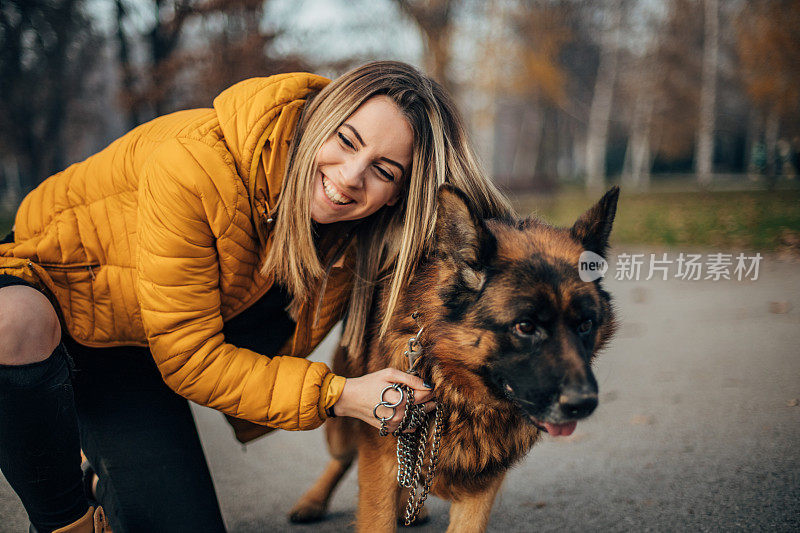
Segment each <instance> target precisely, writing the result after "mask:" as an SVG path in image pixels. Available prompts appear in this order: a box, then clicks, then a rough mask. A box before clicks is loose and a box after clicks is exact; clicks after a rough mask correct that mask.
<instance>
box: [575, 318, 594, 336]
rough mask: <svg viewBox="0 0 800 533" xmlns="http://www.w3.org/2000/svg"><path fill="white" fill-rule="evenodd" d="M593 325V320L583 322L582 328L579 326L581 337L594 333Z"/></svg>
mask: <svg viewBox="0 0 800 533" xmlns="http://www.w3.org/2000/svg"><path fill="white" fill-rule="evenodd" d="M593 325H594V323H593V322H592V321H591V319H590V320H584V321H583V322H581V324H580V326H578V333H580V334H581V335H586V334H587V333H589V332H590V331H592V326H593Z"/></svg>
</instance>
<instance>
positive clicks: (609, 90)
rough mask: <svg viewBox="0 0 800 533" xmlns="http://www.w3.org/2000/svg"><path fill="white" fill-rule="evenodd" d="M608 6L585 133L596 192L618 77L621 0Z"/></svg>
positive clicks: (590, 184) (590, 182)
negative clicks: (606, 21)
mask: <svg viewBox="0 0 800 533" xmlns="http://www.w3.org/2000/svg"><path fill="white" fill-rule="evenodd" d="M608 9H609V10H608V14H607V19H608V23H607V26H606V27H605V28H604V30H603V31H602V34H601V37H600V64H599V65H598V67H597V77H596V78H595V83H594V94H593V96H592V105H591V110H590V111H589V126H588V129H587V135H586V188H587V189H588V190H590V191H593V192H595V193H597V192H598V191H602V190H603V189H604V188H605V175H606V168H605V167H606V149H607V145H608V127H609V121H610V118H611V103H612V101H613V98H614V83H615V80H616V77H617V63H618V57H619V53H618V50H619V35H620V28H621V25H622V9H623V5H622V0H611V2H610V4H609V8H608Z"/></svg>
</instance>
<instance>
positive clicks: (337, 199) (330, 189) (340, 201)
mask: <svg viewBox="0 0 800 533" xmlns="http://www.w3.org/2000/svg"><path fill="white" fill-rule="evenodd" d="M320 175H321V176H322V188H323V190H324V191H325V195H326V196H327V197H328V200H330V201H331V202H332V203H333V204H334V205H347V204H352V203H353V202H354V201H355V200H353V199H352V198H350V197H349V196H347V195H346V194H344V193H343V192H342V191H341V189H339V188H338V187H337V186H336V185H335V184H334V183H333V182H332V181H331V180H329V179H328V178H326V177H325V175H324V174H322V173H320Z"/></svg>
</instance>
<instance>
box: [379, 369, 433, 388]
mask: <svg viewBox="0 0 800 533" xmlns="http://www.w3.org/2000/svg"><path fill="white" fill-rule="evenodd" d="M384 372H386V374H387V380H388V381H391V382H392V383H402V384H404V385H408V386H409V387H411V388H412V389H415V390H418V391H423V390H430V387H426V386H425V383H424V382H423V381H422V378H421V377H419V376H414V375H412V374H409V373H408V372H403V371H402V370H398V369H396V368H387V369H386V370H384Z"/></svg>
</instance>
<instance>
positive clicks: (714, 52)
mask: <svg viewBox="0 0 800 533" xmlns="http://www.w3.org/2000/svg"><path fill="white" fill-rule="evenodd" d="M703 7H704V27H705V31H704V38H703V77H702V82H701V83H702V84H701V88H700V110H699V119H698V128H697V145H696V148H695V172H696V173H697V182H698V184H699V185H700V186H701V187H707V186H708V185H709V184H710V183H711V172H712V170H713V162H714V122H715V117H716V112H715V108H716V104H717V57H718V56H719V4H718V0H703Z"/></svg>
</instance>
